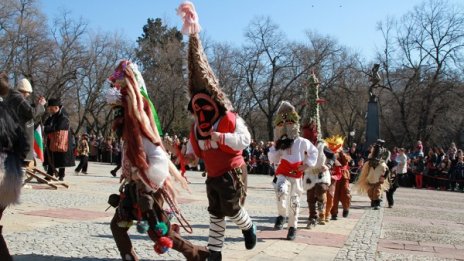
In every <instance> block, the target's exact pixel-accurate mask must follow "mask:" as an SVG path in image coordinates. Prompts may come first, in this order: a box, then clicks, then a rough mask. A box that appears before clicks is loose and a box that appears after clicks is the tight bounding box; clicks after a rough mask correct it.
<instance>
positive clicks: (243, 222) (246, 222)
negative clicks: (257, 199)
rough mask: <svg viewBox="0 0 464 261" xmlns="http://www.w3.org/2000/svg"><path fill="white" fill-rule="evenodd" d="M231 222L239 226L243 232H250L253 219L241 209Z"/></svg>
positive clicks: (231, 218)
mask: <svg viewBox="0 0 464 261" xmlns="http://www.w3.org/2000/svg"><path fill="white" fill-rule="evenodd" d="M230 220H232V221H233V222H234V223H235V224H237V226H238V227H239V228H240V229H241V230H248V229H250V227H251V225H252V223H251V218H250V216H249V215H248V213H247V211H246V210H245V209H244V208H240V211H239V212H238V213H237V215H235V216H233V217H230Z"/></svg>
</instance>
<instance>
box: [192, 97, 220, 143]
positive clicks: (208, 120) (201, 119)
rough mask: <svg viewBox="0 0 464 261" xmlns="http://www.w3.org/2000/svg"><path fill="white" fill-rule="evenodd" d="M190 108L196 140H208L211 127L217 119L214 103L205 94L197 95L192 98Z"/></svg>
mask: <svg viewBox="0 0 464 261" xmlns="http://www.w3.org/2000/svg"><path fill="white" fill-rule="evenodd" d="M191 106H192V112H193V115H194V116H195V123H196V131H197V134H198V135H199V137H198V138H199V139H209V138H210V137H211V131H212V129H213V125H214V123H216V121H217V120H218V118H219V109H218V106H217V104H216V102H215V101H214V100H213V99H212V98H211V96H209V95H207V94H205V93H197V94H195V95H194V96H193V97H192V101H191Z"/></svg>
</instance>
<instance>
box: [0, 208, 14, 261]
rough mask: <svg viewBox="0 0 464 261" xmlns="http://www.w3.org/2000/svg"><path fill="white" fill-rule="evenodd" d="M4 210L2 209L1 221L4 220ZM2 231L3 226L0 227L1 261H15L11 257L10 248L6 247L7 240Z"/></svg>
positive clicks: (0, 210)
mask: <svg viewBox="0 0 464 261" xmlns="http://www.w3.org/2000/svg"><path fill="white" fill-rule="evenodd" d="M4 210H5V209H4V208H3V207H0V220H1V219H2V216H3V211H4ZM2 229H3V226H0V260H2V261H13V258H12V257H11V255H10V252H9V251H8V247H7V246H6V242H5V239H4V238H3V235H2Z"/></svg>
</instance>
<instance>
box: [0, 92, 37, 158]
mask: <svg viewBox="0 0 464 261" xmlns="http://www.w3.org/2000/svg"><path fill="white" fill-rule="evenodd" d="M29 148H30V145H29V143H28V142H27V137H26V134H25V132H24V130H23V128H22V127H21V126H20V125H19V124H18V120H16V119H15V114H14V113H12V112H11V110H10V109H9V108H8V106H7V104H6V103H5V102H3V101H0V152H5V153H6V152H13V153H16V154H17V155H18V156H19V157H20V158H21V159H24V158H26V155H27V153H28V151H29Z"/></svg>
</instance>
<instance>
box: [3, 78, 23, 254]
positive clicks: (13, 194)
mask: <svg viewBox="0 0 464 261" xmlns="http://www.w3.org/2000/svg"><path fill="white" fill-rule="evenodd" d="M2 78H3V77H2ZM1 80H3V79H1ZM1 84H2V86H1V87H2V88H8V87H9V86H8V84H7V82H2V83H1ZM15 116H16V115H15V114H14V113H12V112H11V111H10V109H9V108H8V107H7V105H6V103H5V102H4V101H3V100H2V99H1V98H0V220H1V219H2V216H3V211H4V210H5V209H6V208H7V207H8V206H9V205H13V204H17V203H19V196H20V193H21V187H22V178H23V171H22V169H21V165H22V161H23V160H24V159H25V158H26V155H27V153H28V151H29V148H30V147H29V143H28V142H27V137H26V135H25V133H24V129H23V128H21V126H20V125H19V124H18V122H19V121H18V120H17V119H16V117H15ZM2 229H3V226H0V260H2V261H3V260H5V261H10V260H13V259H12V258H11V256H10V253H9V251H8V247H7V245H6V242H5V240H4V238H3V235H2Z"/></svg>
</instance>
